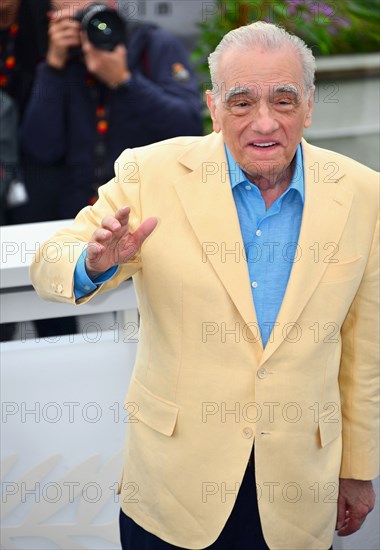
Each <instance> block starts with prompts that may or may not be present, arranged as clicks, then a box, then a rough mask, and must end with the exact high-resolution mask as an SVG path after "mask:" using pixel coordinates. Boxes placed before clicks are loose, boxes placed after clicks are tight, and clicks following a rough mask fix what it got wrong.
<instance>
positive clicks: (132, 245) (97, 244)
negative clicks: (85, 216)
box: [86, 206, 158, 279]
mask: <svg viewBox="0 0 380 550" xmlns="http://www.w3.org/2000/svg"><path fill="white" fill-rule="evenodd" d="M130 211H131V209H130V208H129V206H123V207H122V208H120V209H119V210H118V211H117V212H116V213H115V215H114V216H106V217H105V218H103V220H102V223H101V226H100V227H99V228H98V229H96V231H94V233H93V234H92V236H91V241H90V242H89V244H88V248H87V256H86V271H87V274H88V276H89V277H90V278H91V279H95V278H96V277H97V276H99V275H100V274H101V273H104V272H105V271H107V269H110V268H111V267H113V266H114V265H119V264H122V263H125V262H127V261H128V260H130V259H131V258H132V257H133V256H134V255H135V254H136V252H137V251H138V250H139V248H140V247H141V245H142V243H143V242H144V241H145V239H146V238H147V237H148V236H149V235H150V234H151V233H152V231H153V230H154V229H155V227H156V225H157V223H158V220H157V218H147V219H146V220H144V221H143V222H142V224H141V225H140V226H139V227H138V228H137V229H136V230H135V231H134V232H133V233H131V232H130V231H129V214H130Z"/></svg>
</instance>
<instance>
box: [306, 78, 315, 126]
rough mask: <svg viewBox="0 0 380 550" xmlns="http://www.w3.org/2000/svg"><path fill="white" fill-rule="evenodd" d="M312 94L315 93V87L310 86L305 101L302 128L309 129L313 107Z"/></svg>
mask: <svg viewBox="0 0 380 550" xmlns="http://www.w3.org/2000/svg"><path fill="white" fill-rule="evenodd" d="M314 92H315V86H312V87H311V88H310V92H309V97H308V100H307V112H306V117H305V122H304V128H309V126H310V124H311V119H312V113H313V107H314Z"/></svg>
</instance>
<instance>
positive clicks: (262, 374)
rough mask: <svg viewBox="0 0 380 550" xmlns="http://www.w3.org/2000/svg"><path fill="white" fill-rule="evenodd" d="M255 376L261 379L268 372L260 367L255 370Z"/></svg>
mask: <svg viewBox="0 0 380 550" xmlns="http://www.w3.org/2000/svg"><path fill="white" fill-rule="evenodd" d="M257 376H258V377H259V378H261V379H262V380H263V379H264V378H266V377H267V376H268V373H267V371H266V370H265V369H263V368H261V369H259V370H258V371H257Z"/></svg>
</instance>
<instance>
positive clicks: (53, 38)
mask: <svg viewBox="0 0 380 550" xmlns="http://www.w3.org/2000/svg"><path fill="white" fill-rule="evenodd" d="M71 15H72V12H70V10H68V9H66V10H61V11H52V12H49V18H50V23H49V47H48V53H47V57H46V62H44V63H41V64H40V65H39V67H38V69H37V73H36V77H35V81H34V86H33V90H32V93H31V96H30V99H29V103H28V105H27V108H26V111H25V115H24V117H23V123H22V127H21V143H22V147H23V150H24V151H25V152H26V153H27V154H28V155H29V156H30V157H31V158H32V159H34V160H36V161H37V162H43V163H53V162H56V161H58V160H59V159H60V158H61V157H62V156H63V155H64V154H65V143H66V139H65V119H64V114H65V110H64V102H65V94H66V89H65V88H66V86H67V82H66V80H65V71H64V69H65V67H66V63H67V60H68V57H69V50H70V48H72V47H76V46H79V45H80V31H79V23H78V22H77V21H74V20H73V19H72V17H71Z"/></svg>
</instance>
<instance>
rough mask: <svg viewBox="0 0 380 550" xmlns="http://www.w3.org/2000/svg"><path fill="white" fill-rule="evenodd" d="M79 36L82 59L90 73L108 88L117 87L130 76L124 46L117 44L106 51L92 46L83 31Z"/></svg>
mask: <svg viewBox="0 0 380 550" xmlns="http://www.w3.org/2000/svg"><path fill="white" fill-rule="evenodd" d="M81 38H82V50H83V53H84V61H85V63H86V67H87V70H88V71H89V72H90V73H92V74H93V75H94V76H96V77H97V78H98V79H99V80H101V81H102V82H104V84H106V85H107V86H108V87H109V88H117V86H119V85H120V84H121V83H122V82H126V81H128V80H129V79H130V78H131V73H130V71H129V67H128V52H127V49H126V47H125V46H123V45H122V44H119V45H118V46H116V48H115V49H114V50H113V51H112V52H108V51H104V50H99V49H97V48H94V46H93V45H92V44H91V43H90V42H89V40H88V38H87V36H86V34H85V33H81Z"/></svg>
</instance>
